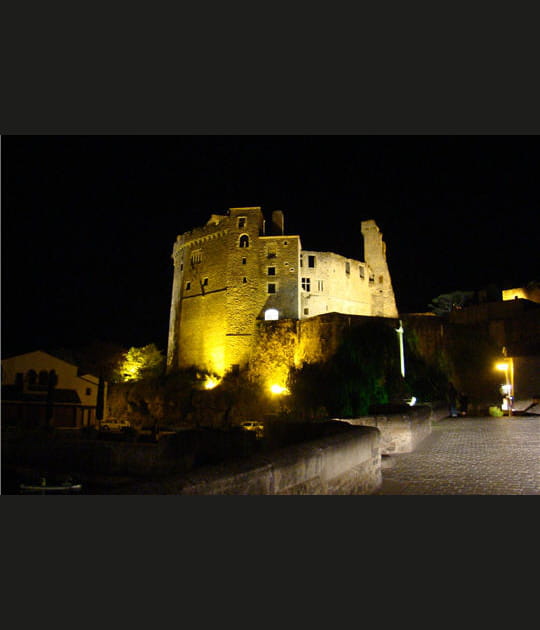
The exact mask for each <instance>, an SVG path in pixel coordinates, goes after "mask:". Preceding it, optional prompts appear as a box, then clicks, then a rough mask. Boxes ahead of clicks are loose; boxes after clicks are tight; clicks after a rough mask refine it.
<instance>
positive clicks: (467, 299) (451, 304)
mask: <svg viewBox="0 0 540 630" xmlns="http://www.w3.org/2000/svg"><path fill="white" fill-rule="evenodd" d="M473 298H474V291H453V292H452V293H442V294H441V295H438V296H437V297H436V298H433V300H432V301H431V303H430V304H429V307H430V308H431V309H432V310H433V312H434V313H435V314H436V315H445V314H446V313H450V312H451V311H454V310H456V309H459V308H462V307H463V306H466V305H467V304H470V303H471V302H472V300H473Z"/></svg>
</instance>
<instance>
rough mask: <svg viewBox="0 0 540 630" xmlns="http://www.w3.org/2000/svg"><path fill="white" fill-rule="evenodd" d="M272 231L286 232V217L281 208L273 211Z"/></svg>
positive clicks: (275, 232) (274, 232) (276, 232)
mask: <svg viewBox="0 0 540 630" xmlns="http://www.w3.org/2000/svg"><path fill="white" fill-rule="evenodd" d="M272 233H273V234H285V218H284V216H283V212H282V211H281V210H274V211H273V212H272Z"/></svg>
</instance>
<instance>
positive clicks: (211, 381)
mask: <svg viewBox="0 0 540 630" xmlns="http://www.w3.org/2000/svg"><path fill="white" fill-rule="evenodd" d="M217 385H219V381H218V380H217V379H216V378H212V377H211V376H208V377H207V378H206V380H205V381H204V389H214V387H216V386H217Z"/></svg>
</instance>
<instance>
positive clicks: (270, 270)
mask: <svg viewBox="0 0 540 630" xmlns="http://www.w3.org/2000/svg"><path fill="white" fill-rule="evenodd" d="M268 275H269V276H275V275H276V268H275V267H268Z"/></svg>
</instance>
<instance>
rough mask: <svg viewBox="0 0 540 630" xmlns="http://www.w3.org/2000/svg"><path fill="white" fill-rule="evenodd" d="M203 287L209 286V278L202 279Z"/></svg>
mask: <svg viewBox="0 0 540 630" xmlns="http://www.w3.org/2000/svg"><path fill="white" fill-rule="evenodd" d="M202 284H203V287H207V286H208V278H204V279H203V281H202Z"/></svg>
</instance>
